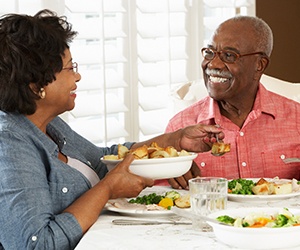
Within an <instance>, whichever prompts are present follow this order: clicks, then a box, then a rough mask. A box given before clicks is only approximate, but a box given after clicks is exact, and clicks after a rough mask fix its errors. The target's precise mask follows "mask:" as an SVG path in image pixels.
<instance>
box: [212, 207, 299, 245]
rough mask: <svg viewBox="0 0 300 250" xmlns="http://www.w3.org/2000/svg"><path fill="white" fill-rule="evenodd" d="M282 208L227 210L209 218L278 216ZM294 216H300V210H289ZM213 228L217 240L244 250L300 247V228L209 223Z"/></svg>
mask: <svg viewBox="0 0 300 250" xmlns="http://www.w3.org/2000/svg"><path fill="white" fill-rule="evenodd" d="M281 210H282V208H280V207H248V208H238V209H226V210H223V211H218V212H215V213H211V214H210V215H209V216H208V217H210V218H214V219H216V218H217V217H218V216H221V215H228V216H230V217H232V218H236V217H245V216H246V215H249V214H251V213H253V212H254V213H256V212H257V213H258V214H259V213H264V214H270V215H272V214H276V213H278V212H279V211H281ZM289 211H290V212H292V213H293V214H294V215H299V214H300V209H292V208H290V209H289ZM207 223H208V224H210V225H211V226H212V227H213V231H214V234H215V236H216V238H217V239H218V240H219V241H221V242H223V243H225V244H227V245H229V246H231V247H237V248H243V249H287V248H289V247H295V246H300V237H299V235H300V226H294V227H281V228H267V227H261V228H245V227H233V226H228V225H221V224H217V223H213V222H207Z"/></svg>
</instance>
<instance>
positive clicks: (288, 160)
mask: <svg viewBox="0 0 300 250" xmlns="http://www.w3.org/2000/svg"><path fill="white" fill-rule="evenodd" d="M283 162H284V163H292V162H300V158H285V159H283Z"/></svg>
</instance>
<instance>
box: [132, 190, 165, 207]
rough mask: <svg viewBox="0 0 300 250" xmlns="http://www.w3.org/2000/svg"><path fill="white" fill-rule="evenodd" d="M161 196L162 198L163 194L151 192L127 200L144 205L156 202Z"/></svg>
mask: <svg viewBox="0 0 300 250" xmlns="http://www.w3.org/2000/svg"><path fill="white" fill-rule="evenodd" d="M163 198H164V196H163V195H157V194H156V193H152V194H148V195H144V196H139V197H136V198H135V199H131V200H129V201H128V202H129V203H138V204H145V205H149V204H158V203H159V202H160V201H161V200H162V199H163Z"/></svg>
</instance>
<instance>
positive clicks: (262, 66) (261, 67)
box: [256, 56, 270, 73]
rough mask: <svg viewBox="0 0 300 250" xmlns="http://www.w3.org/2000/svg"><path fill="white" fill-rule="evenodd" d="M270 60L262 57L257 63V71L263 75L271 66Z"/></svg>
mask: <svg viewBox="0 0 300 250" xmlns="http://www.w3.org/2000/svg"><path fill="white" fill-rule="evenodd" d="M269 61H270V59H269V58H268V57H265V56H262V57H261V58H260V59H259V60H258V62H257V68H256V71H258V72H261V73H263V72H264V71H265V70H266V68H267V67H268V65H269Z"/></svg>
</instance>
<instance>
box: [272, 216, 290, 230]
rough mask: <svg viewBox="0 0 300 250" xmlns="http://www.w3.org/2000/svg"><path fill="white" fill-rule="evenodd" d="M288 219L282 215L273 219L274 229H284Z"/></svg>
mask: <svg viewBox="0 0 300 250" xmlns="http://www.w3.org/2000/svg"><path fill="white" fill-rule="evenodd" d="M288 220H289V219H288V218H287V217H286V216H285V215H283V214H279V215H278V216H277V217H276V219H275V226H274V227H284V226H285V225H286V224H287V223H288Z"/></svg>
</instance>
